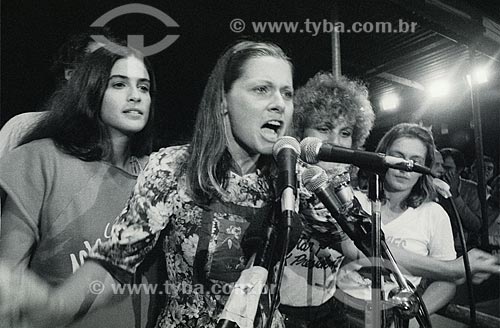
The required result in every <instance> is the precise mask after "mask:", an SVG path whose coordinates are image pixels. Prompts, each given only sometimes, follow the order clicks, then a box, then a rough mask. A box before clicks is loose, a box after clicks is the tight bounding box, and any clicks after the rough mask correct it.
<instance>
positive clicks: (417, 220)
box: [337, 193, 456, 300]
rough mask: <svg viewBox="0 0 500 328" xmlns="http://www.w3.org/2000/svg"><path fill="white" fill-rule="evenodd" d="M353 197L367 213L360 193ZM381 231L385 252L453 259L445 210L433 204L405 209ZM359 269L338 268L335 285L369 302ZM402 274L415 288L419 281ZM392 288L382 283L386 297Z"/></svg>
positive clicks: (368, 284) (367, 284)
mask: <svg viewBox="0 0 500 328" xmlns="http://www.w3.org/2000/svg"><path fill="white" fill-rule="evenodd" d="M356 196H357V197H358V199H359V200H360V202H361V203H362V206H363V208H364V209H365V210H366V211H367V212H369V211H370V207H369V202H368V199H367V198H366V196H364V195H363V194H360V193H356ZM382 230H383V232H384V234H385V240H386V242H387V245H388V246H389V249H391V248H393V247H402V248H404V249H405V250H407V251H409V252H413V253H415V254H419V255H424V256H430V257H433V258H436V259H439V260H454V259H455V258H456V253H455V248H454V245H453V233H452V230H451V224H450V219H449V217H448V214H447V213H446V211H445V210H444V209H443V208H442V207H441V206H440V205H439V204H437V203H435V202H427V203H424V204H422V205H420V206H419V207H417V208H408V209H407V210H406V211H404V212H403V213H402V214H401V215H400V216H399V217H397V218H395V219H394V220H392V221H391V222H389V223H388V224H386V225H384V224H382ZM359 268H360V267H359V266H357V265H356V264H352V265H348V266H346V267H344V268H342V269H341V272H340V273H339V277H338V279H337V286H338V287H339V288H341V289H342V290H343V291H344V292H346V293H348V294H350V295H351V296H354V297H356V298H360V299H365V300H368V299H371V281H370V279H369V278H366V277H364V278H363V277H361V276H360V275H359V274H357V270H358V269H359ZM400 269H402V268H401V267H400ZM403 274H404V271H403ZM404 275H405V277H406V278H407V279H408V280H410V282H411V283H412V284H413V285H414V286H417V285H418V284H419V283H420V281H421V279H422V278H421V277H417V276H412V275H410V274H404ZM395 287H397V284H396V283H395V282H394V280H392V281H386V282H385V283H384V286H383V289H384V291H385V292H386V295H388V293H389V292H390V291H391V290H392V289H393V288H395Z"/></svg>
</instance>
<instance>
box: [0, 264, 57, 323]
mask: <svg viewBox="0 0 500 328" xmlns="http://www.w3.org/2000/svg"><path fill="white" fill-rule="evenodd" d="M49 289H50V287H49V286H48V284H47V283H45V282H43V281H42V280H40V279H39V278H38V277H36V276H35V275H34V274H32V273H30V272H29V271H27V270H14V269H12V268H11V267H9V266H7V265H5V264H4V263H0V317H2V318H8V319H7V320H13V321H16V320H20V318H21V315H20V314H21V312H22V313H23V320H26V319H29V318H28V317H27V316H26V314H27V313H36V312H41V311H44V309H45V304H47V301H48V299H49ZM23 322H24V321H23Z"/></svg>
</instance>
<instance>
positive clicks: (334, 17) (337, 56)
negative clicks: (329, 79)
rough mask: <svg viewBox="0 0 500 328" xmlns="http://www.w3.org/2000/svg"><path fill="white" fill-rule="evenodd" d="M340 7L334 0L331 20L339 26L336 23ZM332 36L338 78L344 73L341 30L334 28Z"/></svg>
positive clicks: (333, 64)
mask: <svg viewBox="0 0 500 328" xmlns="http://www.w3.org/2000/svg"><path fill="white" fill-rule="evenodd" d="M338 9H339V7H338V3H337V1H336V0H334V1H332V12H331V13H332V14H331V17H332V19H331V21H332V24H333V26H337V25H336V23H337V22H338V19H339V17H338V16H339V15H338V13H339V11H338ZM331 36H332V73H333V76H335V77H336V78H338V77H340V76H341V75H342V68H341V62H340V33H339V31H337V29H336V28H334V29H333V31H332V34H331Z"/></svg>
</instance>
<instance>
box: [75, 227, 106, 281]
mask: <svg viewBox="0 0 500 328" xmlns="http://www.w3.org/2000/svg"><path fill="white" fill-rule="evenodd" d="M111 227H112V224H111V223H107V224H106V227H105V228H104V233H103V235H104V239H109V237H111ZM100 243H101V238H97V240H96V241H95V242H94V246H92V245H91V244H90V242H89V241H88V240H85V241H84V242H83V246H84V247H85V248H84V249H82V250H80V251H79V252H78V254H75V253H71V254H70V255H69V258H70V261H71V269H72V271H73V273H75V271H76V270H78V269H79V268H80V267H81V266H82V265H83V263H85V258H86V257H87V256H89V254H90V252H91V251H92V248H93V247H96V246H97V245H99V244H100Z"/></svg>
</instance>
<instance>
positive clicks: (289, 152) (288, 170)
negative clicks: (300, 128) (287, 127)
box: [273, 137, 300, 212]
mask: <svg viewBox="0 0 500 328" xmlns="http://www.w3.org/2000/svg"><path fill="white" fill-rule="evenodd" d="M299 155H300V145H299V142H298V141H297V139H295V138H293V137H281V138H279V139H278V141H276V143H275V144H274V146H273V157H274V160H275V161H276V164H277V166H278V194H279V195H281V211H282V212H285V211H291V212H293V211H294V210H295V196H296V195H297V174H296V172H295V171H296V165H297V158H298V157H299Z"/></svg>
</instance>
